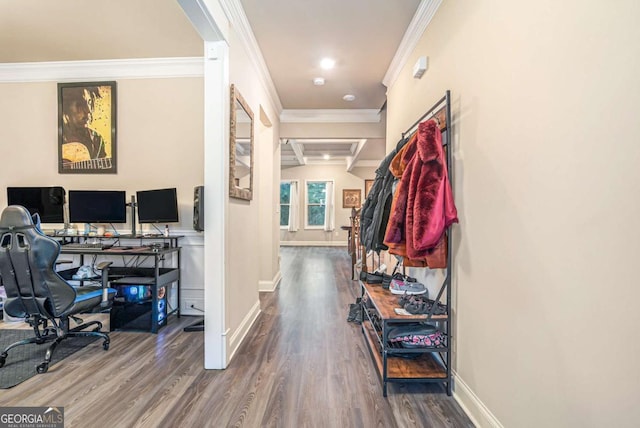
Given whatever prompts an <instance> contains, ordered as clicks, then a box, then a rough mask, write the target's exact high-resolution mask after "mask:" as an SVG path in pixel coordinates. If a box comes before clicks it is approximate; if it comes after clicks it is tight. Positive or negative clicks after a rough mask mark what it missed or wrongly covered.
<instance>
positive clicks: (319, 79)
mask: <svg viewBox="0 0 640 428" xmlns="http://www.w3.org/2000/svg"><path fill="white" fill-rule="evenodd" d="M313 84H314V85H316V86H322V85H324V78H323V77H316V78H315V79H313Z"/></svg>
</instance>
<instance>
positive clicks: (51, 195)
mask: <svg viewBox="0 0 640 428" xmlns="http://www.w3.org/2000/svg"><path fill="white" fill-rule="evenodd" d="M65 193H66V192H65V191H64V189H63V188H62V187H60V186H55V187H7V203H8V205H22V206H23V207H25V208H26V209H28V210H29V212H30V213H31V215H34V214H36V213H37V214H38V215H39V216H40V221H41V222H42V223H64V195H65Z"/></svg>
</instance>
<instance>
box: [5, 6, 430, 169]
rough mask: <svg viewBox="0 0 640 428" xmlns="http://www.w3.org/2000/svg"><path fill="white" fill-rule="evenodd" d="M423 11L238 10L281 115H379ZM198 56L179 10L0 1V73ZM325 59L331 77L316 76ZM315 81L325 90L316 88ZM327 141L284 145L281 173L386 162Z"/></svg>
mask: <svg viewBox="0 0 640 428" xmlns="http://www.w3.org/2000/svg"><path fill="white" fill-rule="evenodd" d="M235 1H237V0H221V3H233V2H235ZM422 1H423V2H424V1H426V0H422ZM420 2H421V0H395V1H389V0H348V1H344V0H321V1H319V0H314V1H311V0H240V3H241V5H242V7H243V8H244V11H245V14H246V17H247V20H248V22H249V24H250V26H251V29H252V31H253V33H254V35H255V39H256V40H257V43H258V46H259V49H260V51H261V53H262V56H263V58H264V61H265V63H266V65H267V68H268V72H269V74H270V77H271V79H272V81H273V83H274V86H275V89H276V92H277V94H278V97H279V99H280V103H281V104H282V107H283V108H284V110H285V112H286V111H295V110H300V109H303V110H314V111H317V110H319V111H324V110H326V109H331V110H334V109H338V110H340V111H344V110H345V109H357V110H358V111H360V110H361V109H369V110H375V111H379V110H380V109H381V108H382V106H383V104H384V103H385V90H386V88H385V87H384V85H383V84H382V80H383V77H384V76H385V73H386V72H387V70H388V68H389V65H390V63H391V60H392V58H393V57H394V55H395V53H396V50H397V49H398V46H399V45H400V42H401V41H402V38H403V36H404V33H405V31H406V29H407V27H408V26H409V24H410V22H411V20H412V18H413V16H414V14H415V13H416V10H417V8H418V6H419V5H420ZM201 55H202V42H201V39H200V37H199V36H198V34H197V32H196V31H195V30H194V28H193V27H192V25H191V23H190V22H189V20H188V19H187V17H186V15H185V13H184V12H183V11H182V9H181V7H180V5H179V4H178V1H177V0H134V1H132V0H110V1H108V2H104V1H97V0H65V1H63V2H59V1H57V2H53V1H51V0H21V1H19V2H16V1H14V0H0V63H14V62H40V61H75V60H98V59H125V58H162V57H189V56H201ZM324 57H330V58H333V59H334V60H335V67H334V68H333V69H330V70H324V69H322V68H321V67H320V60H321V59H322V58H324ZM316 77H323V78H324V79H325V84H324V85H323V86H315V85H314V84H313V79H314V78H316ZM346 94H352V95H354V96H355V100H353V101H351V102H348V101H345V100H343V96H344V95H346ZM323 137H324V138H323V139H313V138H305V139H289V140H285V141H283V143H284V144H283V145H282V164H283V165H284V166H287V165H289V166H292V165H300V164H305V163H307V164H311V163H316V162H325V163H336V162H339V163H343V164H347V165H348V164H349V159H351V160H353V159H354V156H355V158H356V159H357V160H360V161H362V160H380V159H382V158H383V157H384V152H385V143H384V140H383V139H382V138H377V139H362V138H355V139H350V140H345V139H344V138H343V137H344V135H336V136H335V137H334V138H327V136H326V135H324V136H323ZM363 140H364V141H363ZM327 155H328V157H329V160H328V161H327V160H325V157H327ZM352 166H353V165H352ZM356 166H357V165H356Z"/></svg>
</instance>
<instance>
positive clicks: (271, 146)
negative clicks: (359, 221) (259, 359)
mask: <svg viewBox="0 0 640 428" xmlns="http://www.w3.org/2000/svg"><path fill="white" fill-rule="evenodd" d="M229 76H230V80H231V83H232V84H234V85H235V86H236V88H237V90H238V91H239V92H240V93H241V94H242V96H243V97H244V99H245V100H246V101H247V103H248V104H249V107H250V108H251V110H252V111H253V114H254V126H255V128H254V136H255V142H254V156H255V159H254V168H255V171H254V178H253V180H254V181H253V199H252V200H251V201H244V200H239V199H231V198H230V199H229V212H228V217H227V223H226V227H227V229H226V233H227V235H226V236H227V251H226V273H227V276H226V284H225V288H226V293H225V314H226V322H225V326H226V328H227V329H228V331H229V333H228V335H227V350H228V352H227V357H231V356H232V355H233V353H234V352H235V350H236V349H237V347H238V346H239V344H240V342H241V340H242V338H243V337H244V335H245V334H246V332H247V331H248V329H249V327H250V326H251V323H252V322H253V321H254V320H255V318H256V317H257V315H258V314H259V311H260V301H259V294H258V291H259V288H260V285H259V284H260V282H261V281H267V282H268V281H273V279H274V278H276V277H277V276H278V275H279V274H278V272H279V266H278V263H277V260H278V242H277V241H275V240H274V235H273V233H263V232H264V231H261V230H262V228H264V227H269V223H270V229H269V230H272V231H273V230H274V229H275V228H276V224H277V223H276V218H277V212H276V205H275V198H274V196H273V195H274V193H275V194H277V192H278V188H276V189H274V188H273V183H274V176H276V175H277V174H278V168H279V158H278V160H277V162H278V164H277V168H275V167H274V162H276V159H275V153H276V152H277V150H278V134H279V122H278V116H279V115H278V113H277V112H276V110H275V107H274V106H273V105H272V103H271V99H270V98H269V96H268V92H267V90H266V89H265V88H264V86H263V85H262V84H261V82H260V79H259V78H258V76H259V74H258V71H257V70H256V68H255V67H254V65H253V63H252V62H251V60H250V57H249V54H248V53H247V52H246V50H245V49H244V46H243V44H242V43H241V42H240V39H239V36H238V33H237V30H236V29H234V28H233V26H232V27H230V31H229ZM261 109H262V111H263V113H262V115H263V116H266V118H267V119H268V122H270V123H271V124H272V126H271V127H270V128H268V130H267V129H265V126H264V123H263V122H264V120H261Z"/></svg>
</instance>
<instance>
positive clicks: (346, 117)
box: [280, 109, 380, 123]
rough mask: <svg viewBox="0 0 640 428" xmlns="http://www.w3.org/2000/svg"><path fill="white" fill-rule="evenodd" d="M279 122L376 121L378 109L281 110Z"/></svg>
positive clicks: (378, 115)
mask: <svg viewBox="0 0 640 428" xmlns="http://www.w3.org/2000/svg"><path fill="white" fill-rule="evenodd" d="M280 122H281V123H378V122H380V112H379V110H378V109H319V110H312V109H301V110H294V109H288V110H282V113H280Z"/></svg>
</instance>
